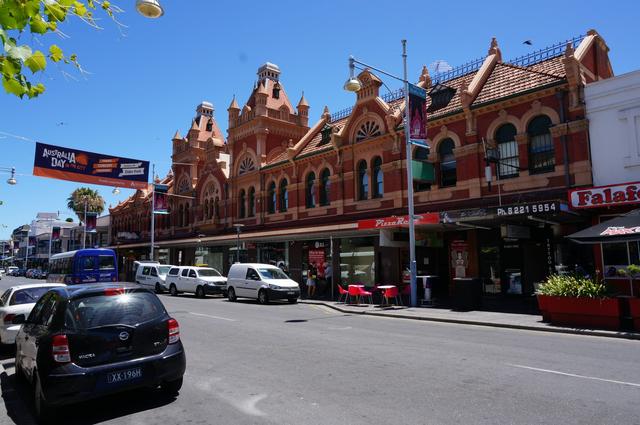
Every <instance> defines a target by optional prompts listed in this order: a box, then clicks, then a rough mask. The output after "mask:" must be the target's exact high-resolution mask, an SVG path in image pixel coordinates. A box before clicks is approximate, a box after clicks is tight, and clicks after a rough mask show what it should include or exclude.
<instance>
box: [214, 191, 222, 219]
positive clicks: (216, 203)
mask: <svg viewBox="0 0 640 425" xmlns="http://www.w3.org/2000/svg"><path fill="white" fill-rule="evenodd" d="M213 216H214V217H215V218H220V198H218V197H217V196H216V199H215V200H214V201H213Z"/></svg>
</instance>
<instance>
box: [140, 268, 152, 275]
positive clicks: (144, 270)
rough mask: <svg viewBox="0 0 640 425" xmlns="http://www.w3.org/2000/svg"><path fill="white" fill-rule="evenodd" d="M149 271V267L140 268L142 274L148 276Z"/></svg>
mask: <svg viewBox="0 0 640 425" xmlns="http://www.w3.org/2000/svg"><path fill="white" fill-rule="evenodd" d="M149 272H151V267H143V268H142V276H149Z"/></svg>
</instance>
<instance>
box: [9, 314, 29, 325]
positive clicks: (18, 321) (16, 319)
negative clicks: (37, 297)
mask: <svg viewBox="0 0 640 425" xmlns="http://www.w3.org/2000/svg"><path fill="white" fill-rule="evenodd" d="M26 322H27V318H26V317H25V315H24V314H18V315H17V316H14V318H13V320H12V321H11V323H12V324H14V325H22V324H23V323H26Z"/></svg>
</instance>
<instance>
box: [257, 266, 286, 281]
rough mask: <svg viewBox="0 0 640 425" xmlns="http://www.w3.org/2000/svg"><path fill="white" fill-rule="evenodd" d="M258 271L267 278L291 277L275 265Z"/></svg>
mask: <svg viewBox="0 0 640 425" xmlns="http://www.w3.org/2000/svg"><path fill="white" fill-rule="evenodd" d="M258 272H259V273H260V275H262V277H263V278H265V279H289V276H287V275H286V274H284V272H283V271H282V270H280V269H278V268H275V267H269V268H262V269H258Z"/></svg>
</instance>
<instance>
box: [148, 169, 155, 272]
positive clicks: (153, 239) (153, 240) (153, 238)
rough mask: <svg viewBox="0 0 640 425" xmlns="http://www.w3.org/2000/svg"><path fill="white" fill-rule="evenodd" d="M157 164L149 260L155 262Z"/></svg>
mask: <svg viewBox="0 0 640 425" xmlns="http://www.w3.org/2000/svg"><path fill="white" fill-rule="evenodd" d="M155 174H156V164H152V165H151V246H150V247H149V260H151V261H153V260H154V257H155V252H154V249H153V246H154V245H155V243H156V180H155Z"/></svg>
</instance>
